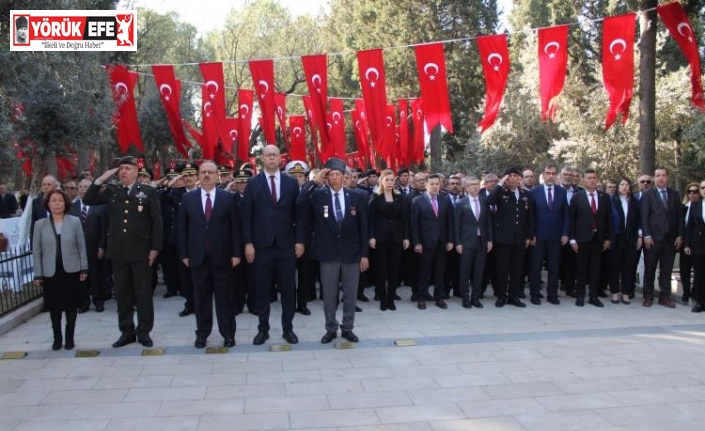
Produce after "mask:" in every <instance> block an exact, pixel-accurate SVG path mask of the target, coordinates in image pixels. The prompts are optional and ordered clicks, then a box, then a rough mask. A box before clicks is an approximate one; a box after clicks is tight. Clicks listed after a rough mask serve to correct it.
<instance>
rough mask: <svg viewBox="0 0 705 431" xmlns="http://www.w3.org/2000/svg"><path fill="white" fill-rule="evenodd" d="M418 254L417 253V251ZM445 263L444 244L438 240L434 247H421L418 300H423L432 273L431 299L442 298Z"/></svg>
mask: <svg viewBox="0 0 705 431" xmlns="http://www.w3.org/2000/svg"><path fill="white" fill-rule="evenodd" d="M417 254H418V253H417ZM445 263H446V249H445V244H443V243H442V242H440V241H439V242H438V243H437V244H436V246H435V247H430V248H427V247H423V252H422V253H421V255H420V256H419V279H418V282H419V284H418V291H417V292H416V296H417V297H418V300H419V301H423V300H424V296H425V295H427V294H428V293H429V292H428V288H429V285H430V284H431V275H432V274H433V299H435V300H436V301H437V300H439V299H442V298H443V290H444V286H443V272H444V270H445Z"/></svg>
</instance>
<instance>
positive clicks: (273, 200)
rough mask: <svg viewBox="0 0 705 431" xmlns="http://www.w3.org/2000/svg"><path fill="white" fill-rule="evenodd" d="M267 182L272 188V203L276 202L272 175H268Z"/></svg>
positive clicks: (275, 190) (275, 189) (275, 185)
mask: <svg viewBox="0 0 705 431" xmlns="http://www.w3.org/2000/svg"><path fill="white" fill-rule="evenodd" d="M269 184H270V186H271V188H272V203H273V204H274V205H276V204H277V184H276V183H275V182H274V175H270V176H269Z"/></svg>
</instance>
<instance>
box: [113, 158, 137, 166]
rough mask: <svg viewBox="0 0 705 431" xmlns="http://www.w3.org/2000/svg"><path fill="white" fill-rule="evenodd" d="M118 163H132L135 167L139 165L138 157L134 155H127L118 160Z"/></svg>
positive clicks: (119, 164)
mask: <svg viewBox="0 0 705 431" xmlns="http://www.w3.org/2000/svg"><path fill="white" fill-rule="evenodd" d="M117 164H118V166H121V165H132V166H134V167H137V159H135V158H134V157H132V156H125V157H123V158H121V159H120V160H118V163H117Z"/></svg>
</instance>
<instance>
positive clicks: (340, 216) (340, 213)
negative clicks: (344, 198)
mask: <svg viewBox="0 0 705 431" xmlns="http://www.w3.org/2000/svg"><path fill="white" fill-rule="evenodd" d="M333 197H334V198H335V201H334V202H333V204H334V206H335V221H336V222H337V223H340V222H341V221H342V220H343V210H342V209H341V208H340V198H338V193H334V194H333Z"/></svg>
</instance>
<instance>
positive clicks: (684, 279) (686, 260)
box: [678, 250, 693, 294]
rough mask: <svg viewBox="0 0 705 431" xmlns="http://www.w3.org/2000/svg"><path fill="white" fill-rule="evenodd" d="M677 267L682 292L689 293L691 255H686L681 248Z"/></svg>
mask: <svg viewBox="0 0 705 431" xmlns="http://www.w3.org/2000/svg"><path fill="white" fill-rule="evenodd" d="M678 269H679V273H680V276H681V285H682V286H683V293H684V294H685V293H687V294H690V291H691V284H690V275H691V273H692V272H693V271H692V270H693V256H691V255H687V254H685V253H684V252H683V250H681V251H680V264H679V265H678Z"/></svg>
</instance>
